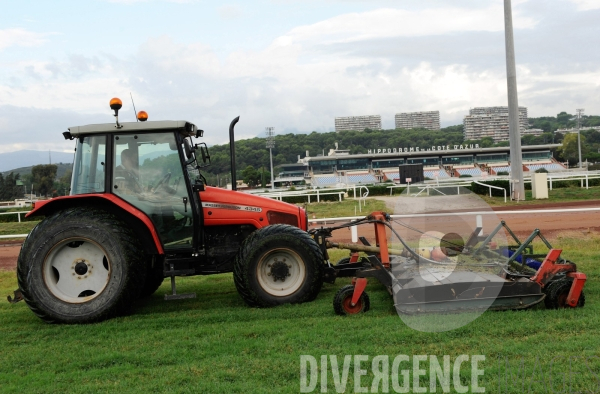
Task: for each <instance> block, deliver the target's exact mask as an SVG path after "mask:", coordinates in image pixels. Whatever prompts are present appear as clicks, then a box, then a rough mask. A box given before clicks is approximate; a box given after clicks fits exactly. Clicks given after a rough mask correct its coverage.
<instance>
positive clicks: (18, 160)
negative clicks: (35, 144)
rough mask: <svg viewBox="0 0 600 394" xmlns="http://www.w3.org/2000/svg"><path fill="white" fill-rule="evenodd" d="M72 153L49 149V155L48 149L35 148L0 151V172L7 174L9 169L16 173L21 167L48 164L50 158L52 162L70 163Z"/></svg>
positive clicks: (71, 161)
mask: <svg viewBox="0 0 600 394" xmlns="http://www.w3.org/2000/svg"><path fill="white" fill-rule="evenodd" d="M73 153H74V152H54V151H51V152H50V157H49V155H48V151H37V150H19V151H15V152H6V153H0V172H2V173H3V174H8V173H10V172H11V171H13V172H15V173H16V172H17V171H18V170H19V171H20V170H21V169H23V168H30V167H33V166H35V165H38V164H49V161H50V159H52V164H57V163H63V164H69V165H71V164H72V163H73ZM29 172H31V170H30V171H29ZM59 176H60V175H59Z"/></svg>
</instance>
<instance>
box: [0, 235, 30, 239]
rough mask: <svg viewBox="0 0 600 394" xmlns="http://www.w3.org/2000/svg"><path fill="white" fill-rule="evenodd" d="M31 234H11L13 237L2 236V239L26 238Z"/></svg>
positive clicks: (0, 237)
mask: <svg viewBox="0 0 600 394" xmlns="http://www.w3.org/2000/svg"><path fill="white" fill-rule="evenodd" d="M28 235H29V234H11V235H0V239H8V238H26V237H27V236H28Z"/></svg>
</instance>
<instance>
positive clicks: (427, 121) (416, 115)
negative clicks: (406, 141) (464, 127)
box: [395, 111, 440, 130]
mask: <svg viewBox="0 0 600 394" xmlns="http://www.w3.org/2000/svg"><path fill="white" fill-rule="evenodd" d="M395 120H396V128H397V129H427V130H439V129H440V111H421V112H402V113H399V114H396V116H395Z"/></svg>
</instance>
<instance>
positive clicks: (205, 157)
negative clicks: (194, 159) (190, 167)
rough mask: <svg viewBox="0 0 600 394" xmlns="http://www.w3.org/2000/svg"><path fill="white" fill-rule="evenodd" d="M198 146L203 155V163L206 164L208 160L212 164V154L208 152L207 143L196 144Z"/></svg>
mask: <svg viewBox="0 0 600 394" xmlns="http://www.w3.org/2000/svg"><path fill="white" fill-rule="evenodd" d="M196 148H200V155H201V156H202V163H204V164H206V163H207V162H208V164H210V154H209V153H208V147H207V146H206V143H204V142H203V143H201V144H198V145H196Z"/></svg>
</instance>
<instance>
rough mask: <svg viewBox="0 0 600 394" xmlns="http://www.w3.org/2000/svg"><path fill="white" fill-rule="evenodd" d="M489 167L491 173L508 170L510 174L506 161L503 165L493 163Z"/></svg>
mask: <svg viewBox="0 0 600 394" xmlns="http://www.w3.org/2000/svg"><path fill="white" fill-rule="evenodd" d="M490 169H491V170H492V172H491V174H492V175H496V174H498V173H499V172H508V173H509V174H510V166H509V165H508V163H506V164H505V165H502V166H498V165H493V166H490Z"/></svg>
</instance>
